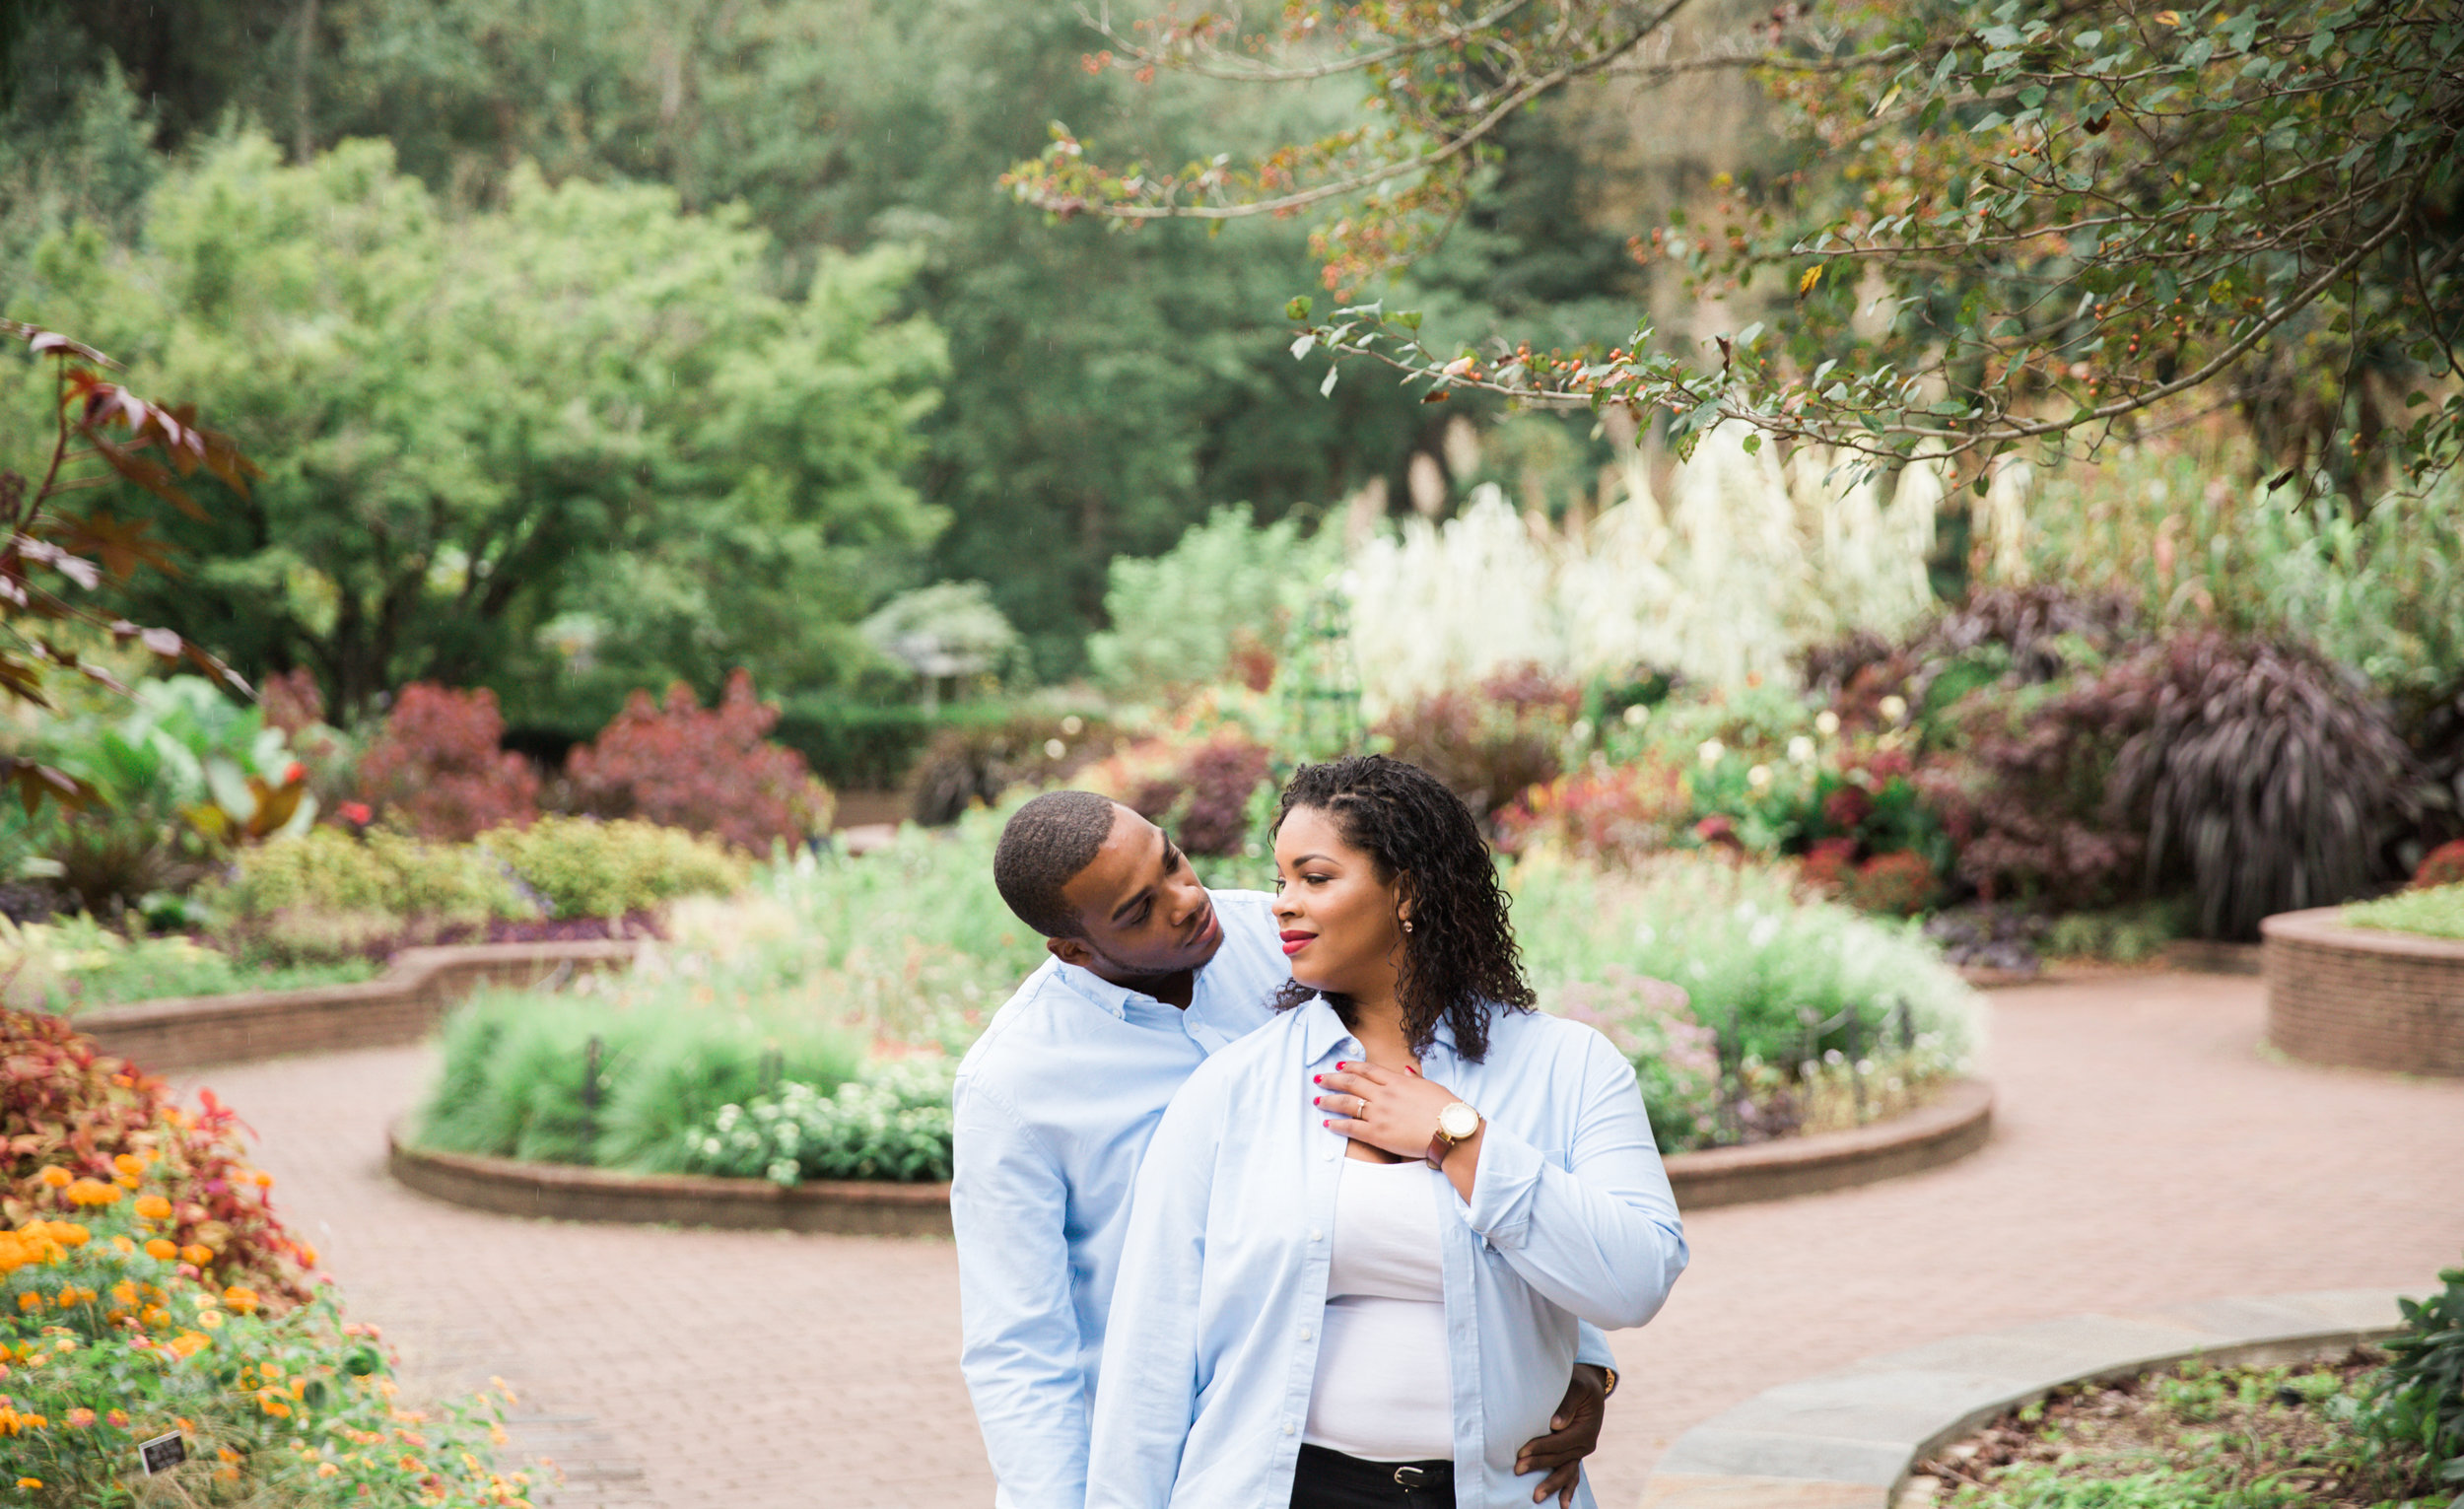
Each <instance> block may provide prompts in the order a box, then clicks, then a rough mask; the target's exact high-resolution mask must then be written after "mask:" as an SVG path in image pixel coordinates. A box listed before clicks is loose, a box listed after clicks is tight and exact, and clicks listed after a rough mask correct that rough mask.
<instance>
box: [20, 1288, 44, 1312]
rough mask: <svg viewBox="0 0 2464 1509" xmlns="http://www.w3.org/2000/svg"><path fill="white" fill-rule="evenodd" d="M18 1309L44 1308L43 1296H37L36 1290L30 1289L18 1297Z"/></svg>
mask: <svg viewBox="0 0 2464 1509" xmlns="http://www.w3.org/2000/svg"><path fill="white" fill-rule="evenodd" d="M17 1308H19V1309H20V1310H39V1309H41V1308H42V1296H41V1295H39V1294H36V1293H35V1292H34V1290H32V1289H29V1290H27V1291H26V1292H25V1293H23V1294H20V1295H19V1296H18V1297H17Z"/></svg>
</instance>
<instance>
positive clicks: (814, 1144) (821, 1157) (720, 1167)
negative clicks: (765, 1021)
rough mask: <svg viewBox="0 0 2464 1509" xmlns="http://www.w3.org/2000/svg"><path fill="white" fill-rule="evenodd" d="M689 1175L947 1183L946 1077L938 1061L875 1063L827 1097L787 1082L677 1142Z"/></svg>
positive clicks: (787, 1182) (790, 1181)
mask: <svg viewBox="0 0 2464 1509" xmlns="http://www.w3.org/2000/svg"><path fill="white" fill-rule="evenodd" d="M686 1145H687V1147H688V1148H689V1149H690V1152H691V1161H692V1167H693V1171H694V1172H696V1173H705V1174H724V1175H731V1176H734V1177H737V1178H762V1179H767V1180H769V1181H770V1182H771V1183H773V1184H777V1185H784V1186H787V1187H790V1188H791V1187H793V1186H795V1185H797V1184H800V1183H802V1182H803V1181H805V1180H807V1179H880V1180H888V1181H892V1182H895V1183H902V1184H915V1183H928V1182H933V1181H938V1180H944V1179H947V1178H949V1177H950V1068H949V1065H948V1063H947V1062H946V1061H942V1060H905V1061H896V1062H891V1063H877V1064H875V1065H873V1067H872V1068H871V1069H870V1070H868V1071H867V1072H866V1074H865V1075H864V1077H863V1078H862V1079H858V1080H850V1081H849V1082H848V1083H846V1084H843V1085H840V1086H839V1087H838V1088H837V1089H836V1090H834V1091H832V1092H830V1093H829V1094H826V1095H825V1094H823V1093H822V1092H821V1091H820V1090H819V1089H818V1088H816V1087H814V1086H812V1085H809V1084H801V1083H797V1082H795V1081H793V1080H790V1081H788V1082H787V1083H784V1084H782V1085H780V1086H779V1087H778V1088H777V1089H776V1090H774V1091H772V1092H771V1093H769V1094H767V1095H762V1096H757V1097H755V1098H754V1099H752V1100H749V1101H747V1102H745V1103H744V1104H742V1105H728V1106H721V1107H719V1113H718V1115H716V1116H714V1117H713V1118H712V1119H711V1123H710V1125H709V1127H707V1128H706V1129H704V1130H703V1131H701V1132H695V1133H693V1134H692V1135H690V1136H689V1137H688V1138H687V1139H686Z"/></svg>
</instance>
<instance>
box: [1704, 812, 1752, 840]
mask: <svg viewBox="0 0 2464 1509" xmlns="http://www.w3.org/2000/svg"><path fill="white" fill-rule="evenodd" d="M1694 837H1696V838H1698V839H1700V840H1702V841H1703V842H1704V843H1706V844H1725V845H1727V846H1729V847H1730V848H1732V849H1737V848H1743V847H1744V846H1743V845H1741V844H1740V843H1739V842H1738V839H1737V824H1736V823H1734V822H1732V821H1730V819H1729V815H1728V814H1727V813H1726V812H1714V813H1712V814H1711V815H1710V816H1709V817H1706V818H1704V819H1703V820H1702V821H1701V822H1698V823H1696V824H1694Z"/></svg>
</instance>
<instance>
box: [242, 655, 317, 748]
mask: <svg viewBox="0 0 2464 1509" xmlns="http://www.w3.org/2000/svg"><path fill="white" fill-rule="evenodd" d="M257 704H258V706H260V707H262V708H263V709H264V710H265V726H266V727H268V728H280V729H281V730H282V731H283V732H285V733H297V732H299V731H300V730H301V729H303V728H312V727H314V726H315V725H317V724H318V723H321V722H323V721H324V720H325V694H324V692H323V691H322V690H320V689H319V688H318V687H317V685H316V677H315V676H314V675H313V674H311V673H309V672H308V671H307V670H305V669H302V670H291V671H279V670H278V671H275V672H274V673H272V674H271V675H269V676H267V677H266V678H265V684H264V685H263V686H261V687H259V688H257Z"/></svg>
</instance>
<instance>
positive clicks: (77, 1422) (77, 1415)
mask: <svg viewBox="0 0 2464 1509" xmlns="http://www.w3.org/2000/svg"><path fill="white" fill-rule="evenodd" d="M67 1418H68V1425H69V1428H70V1429H71V1430H83V1429H85V1428H86V1427H87V1426H89V1425H92V1424H93V1423H94V1422H95V1412H94V1411H93V1410H92V1409H89V1408H87V1407H86V1406H83V1405H80V1406H77V1407H76V1408H74V1409H71V1410H70V1411H69V1412H68V1416H67Z"/></svg>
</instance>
